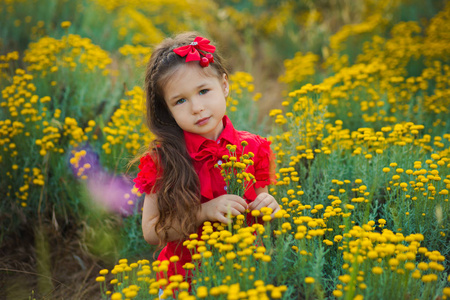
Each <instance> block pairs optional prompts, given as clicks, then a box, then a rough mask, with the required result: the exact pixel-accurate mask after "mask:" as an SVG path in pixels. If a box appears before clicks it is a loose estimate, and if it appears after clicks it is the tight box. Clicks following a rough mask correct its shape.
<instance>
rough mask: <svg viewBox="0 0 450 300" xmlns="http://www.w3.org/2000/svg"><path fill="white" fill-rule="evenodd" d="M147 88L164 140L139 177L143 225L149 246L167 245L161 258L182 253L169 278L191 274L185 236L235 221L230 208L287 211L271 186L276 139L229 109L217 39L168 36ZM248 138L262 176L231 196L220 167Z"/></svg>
mask: <svg viewBox="0 0 450 300" xmlns="http://www.w3.org/2000/svg"><path fill="white" fill-rule="evenodd" d="M145 88H146V97H147V98H146V109H147V112H146V115H147V125H148V127H149V129H150V131H151V132H152V133H153V134H154V135H155V136H156V138H155V139H154V141H153V142H152V144H151V145H150V147H149V150H148V151H147V153H146V154H145V155H144V156H142V157H141V159H140V165H139V169H140V172H139V173H138V175H137V178H136V179H135V180H134V182H135V183H136V187H137V188H138V189H139V191H140V192H141V193H145V194H146V195H145V200H144V206H143V214H142V230H143V234H144V238H145V240H146V241H147V242H148V243H149V244H153V245H157V244H159V245H160V246H163V245H166V246H165V247H164V248H163V249H162V251H161V252H160V254H159V256H158V260H159V261H163V260H169V259H170V258H171V257H172V256H178V258H179V260H178V261H177V262H176V263H175V264H172V263H171V264H169V269H168V271H167V277H170V276H172V275H175V274H181V275H185V270H184V269H183V265H184V264H186V263H187V262H191V255H190V252H189V250H188V249H187V248H185V247H184V246H183V241H184V240H185V239H186V238H187V237H189V235H190V234H192V233H199V234H201V230H202V226H201V225H202V223H203V222H204V221H211V222H214V221H218V222H222V223H227V222H228V219H227V218H226V215H227V214H228V212H231V213H232V214H233V215H234V216H237V215H239V214H243V213H245V211H246V210H247V209H248V210H250V211H251V210H255V209H256V210H260V209H261V208H262V207H270V208H272V209H273V213H275V212H277V211H278V210H279V209H280V208H279V205H278V203H277V202H276V200H275V199H274V198H273V197H272V196H271V195H270V194H268V189H267V186H268V185H269V184H271V183H273V182H274V176H273V174H274V170H273V168H271V166H273V160H272V155H273V154H272V151H271V149H270V142H269V141H267V140H266V139H264V138H262V137H259V136H257V135H254V134H251V133H249V132H246V131H237V130H235V129H234V127H233V124H232V123H231V122H230V119H229V118H228V117H227V116H226V115H225V113H226V97H227V96H228V93H229V84H228V75H227V71H226V69H225V67H224V65H223V62H222V58H221V57H220V55H219V54H218V53H217V51H216V49H215V47H214V46H213V45H211V44H210V41H209V40H207V39H205V38H202V37H199V36H197V34H195V33H185V34H180V35H178V36H176V37H175V38H173V39H172V38H169V39H166V40H164V41H163V42H162V43H161V44H160V45H159V46H158V47H156V49H154V52H153V54H152V56H151V58H150V61H149V64H148V67H147V71H146V76H145ZM242 141H246V142H247V143H248V145H247V146H246V147H245V152H246V153H248V152H253V153H254V155H255V156H254V158H253V161H254V165H252V166H249V169H248V170H247V172H249V173H252V174H253V175H254V176H255V179H256V182H255V183H254V184H253V185H252V186H251V187H250V188H249V189H248V190H247V192H246V193H245V195H244V197H243V198H241V197H239V196H237V195H230V194H227V191H226V184H225V181H224V179H223V177H222V175H221V174H220V170H219V168H215V167H214V165H215V164H219V165H220V164H221V163H222V161H221V159H222V156H223V155H225V154H228V150H227V149H226V146H227V145H228V144H232V145H236V146H237V151H236V153H237V154H241V153H242V146H241V142H242ZM244 198H245V200H244ZM159 276H165V274H159Z"/></svg>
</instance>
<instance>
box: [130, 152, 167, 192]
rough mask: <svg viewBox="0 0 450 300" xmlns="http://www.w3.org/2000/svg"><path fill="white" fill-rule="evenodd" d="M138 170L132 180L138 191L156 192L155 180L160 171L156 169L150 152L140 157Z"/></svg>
mask: <svg viewBox="0 0 450 300" xmlns="http://www.w3.org/2000/svg"><path fill="white" fill-rule="evenodd" d="M139 170H140V171H139V173H138V174H137V177H136V178H135V179H134V180H133V181H134V182H135V186H136V188H138V190H139V192H141V193H146V194H150V193H155V192H157V190H158V187H157V185H156V182H157V180H158V179H159V178H160V177H161V176H162V172H161V170H158V168H157V166H156V163H155V161H154V159H153V157H152V156H151V155H150V154H147V155H145V156H143V157H141V160H140V164H139Z"/></svg>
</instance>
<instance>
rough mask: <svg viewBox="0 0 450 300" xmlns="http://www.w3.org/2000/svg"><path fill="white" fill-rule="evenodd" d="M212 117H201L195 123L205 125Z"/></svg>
mask: <svg viewBox="0 0 450 300" xmlns="http://www.w3.org/2000/svg"><path fill="white" fill-rule="evenodd" d="M210 118H211V117H207V118H203V119H200V120H198V121H197V122H196V123H195V125H199V126H202V125H205V124H206V123H208V121H209V119H210Z"/></svg>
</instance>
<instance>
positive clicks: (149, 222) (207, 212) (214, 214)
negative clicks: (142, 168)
mask: <svg viewBox="0 0 450 300" xmlns="http://www.w3.org/2000/svg"><path fill="white" fill-rule="evenodd" d="M246 209H247V203H246V202H245V200H244V199H242V198H241V197H239V196H237V195H228V194H225V195H222V196H219V197H217V198H214V199H212V200H210V201H208V202H205V203H203V204H202V206H201V209H200V211H199V212H198V214H197V216H196V220H197V227H198V226H200V225H202V224H203V222H205V221H212V222H214V221H218V222H222V223H228V219H227V218H226V215H227V214H228V212H231V214H232V215H234V216H237V215H240V214H241V213H244V212H245V210H246ZM158 219H159V209H158V198H157V195H156V194H147V195H145V200H144V207H143V210H142V232H143V233H144V239H145V240H146V241H147V243H149V244H151V245H158V244H159V237H158V236H157V235H156V231H155V226H156V223H157V222H158ZM172 226H173V228H171V229H169V231H168V236H169V238H168V240H169V241H175V240H180V239H182V238H183V236H182V234H180V230H177V229H178V228H179V224H172ZM193 233H194V232H193Z"/></svg>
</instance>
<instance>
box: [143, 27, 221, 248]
mask: <svg viewBox="0 0 450 300" xmlns="http://www.w3.org/2000/svg"><path fill="white" fill-rule="evenodd" d="M196 36H199V34H197V33H196V32H187V33H183V34H179V35H177V36H176V37H174V38H167V39H165V40H164V41H163V42H162V43H161V44H159V45H158V46H157V47H156V48H155V49H154V51H153V53H152V55H151V57H150V61H149V63H148V65H147V70H146V74H145V92H146V120H147V126H148V128H149V129H150V131H151V132H152V133H153V134H154V135H155V136H156V138H155V139H154V140H153V141H152V143H151V144H150V147H149V150H148V151H147V153H146V154H148V153H150V155H152V157H153V160H154V161H155V162H156V164H157V166H158V167H159V168H158V169H162V170H163V171H162V174H159V175H161V176H157V177H158V179H157V182H156V185H155V186H157V187H158V189H157V191H156V194H157V198H158V209H159V220H158V222H157V224H156V226H155V231H156V234H157V235H158V237H159V238H160V245H162V244H164V243H165V242H167V240H168V233H167V231H168V230H169V229H170V228H174V227H175V228H179V230H180V231H181V232H180V233H181V234H182V235H183V236H185V237H187V236H189V234H191V233H194V232H197V218H196V216H197V213H198V211H199V210H200V208H201V203H200V197H201V196H200V182H199V179H198V175H197V174H196V172H195V170H194V167H193V164H192V161H191V157H190V156H189V154H188V152H187V149H186V144H185V140H184V134H183V130H182V129H181V128H180V127H179V126H178V125H177V123H176V122H175V119H174V118H173V117H172V115H171V113H170V111H169V109H168V107H167V105H166V101H165V100H164V94H163V88H164V86H165V84H166V83H167V82H168V81H169V80H170V79H171V77H172V75H173V74H174V73H175V72H176V71H177V70H178V68H179V67H180V66H182V65H183V64H186V62H185V60H186V59H185V58H184V57H180V56H179V55H177V54H176V53H175V52H173V49H175V48H178V47H181V46H185V45H188V44H189V43H191V42H192V41H194V39H195V37H196ZM213 56H214V63H211V64H210V65H209V67H206V68H204V71H205V72H206V73H207V74H208V75H210V76H217V77H218V78H221V77H222V76H223V74H227V71H226V69H225V67H224V65H223V62H222V58H221V57H220V55H219V54H218V51H217V50H216V51H215V52H214V53H213ZM189 63H199V62H196V61H194V62H189ZM210 73H211V74H210ZM174 224H175V225H176V226H173V225H174Z"/></svg>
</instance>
